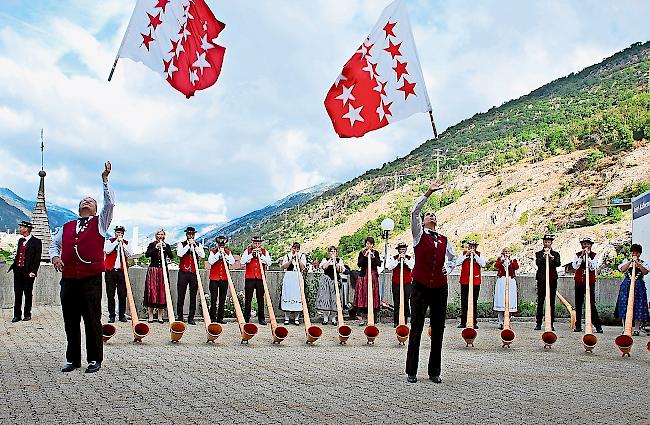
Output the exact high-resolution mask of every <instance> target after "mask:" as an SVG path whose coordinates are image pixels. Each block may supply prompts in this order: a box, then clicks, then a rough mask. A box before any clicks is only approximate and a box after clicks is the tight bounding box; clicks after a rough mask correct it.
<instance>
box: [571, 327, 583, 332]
mask: <svg viewBox="0 0 650 425" xmlns="http://www.w3.org/2000/svg"><path fill="white" fill-rule="evenodd" d="M573 332H582V328H575V329H574V330H573Z"/></svg>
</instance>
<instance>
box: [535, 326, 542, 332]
mask: <svg viewBox="0 0 650 425" xmlns="http://www.w3.org/2000/svg"><path fill="white" fill-rule="evenodd" d="M533 330H535V331H541V330H542V325H537V326H535V328H534V329H533Z"/></svg>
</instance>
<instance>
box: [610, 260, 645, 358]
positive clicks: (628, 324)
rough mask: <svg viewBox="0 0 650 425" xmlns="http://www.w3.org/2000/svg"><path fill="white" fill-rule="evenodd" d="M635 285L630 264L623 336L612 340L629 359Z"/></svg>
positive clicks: (633, 269) (632, 340)
mask: <svg viewBox="0 0 650 425" xmlns="http://www.w3.org/2000/svg"><path fill="white" fill-rule="evenodd" d="M635 284H636V263H632V276H631V279H630V290H629V292H628V295H627V309H626V310H625V328H624V330H623V335H619V336H617V337H616V339H615V340H614V343H615V344H616V346H617V347H618V349H619V350H621V353H622V355H621V356H622V357H625V356H626V355H627V356H628V357H630V351H631V350H632V344H634V339H632V322H633V321H634V285H635ZM648 350H650V342H648Z"/></svg>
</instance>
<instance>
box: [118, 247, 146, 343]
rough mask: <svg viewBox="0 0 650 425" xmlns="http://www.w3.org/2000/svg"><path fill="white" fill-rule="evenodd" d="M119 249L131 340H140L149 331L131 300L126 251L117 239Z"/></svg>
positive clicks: (131, 292)
mask: <svg viewBox="0 0 650 425" xmlns="http://www.w3.org/2000/svg"><path fill="white" fill-rule="evenodd" d="M118 246H119V250H120V263H122V271H123V272H124V281H125V283H126V300H127V302H128V303H129V312H130V313H131V328H132V329H133V342H142V338H144V337H145V336H147V334H148V333H149V325H147V324H146V323H142V322H140V320H138V310H137V309H136V308H135V302H134V301H133V291H131V279H129V271H128V269H127V267H128V264H127V262H126V251H125V250H124V245H122V241H118Z"/></svg>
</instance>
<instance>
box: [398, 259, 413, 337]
mask: <svg viewBox="0 0 650 425" xmlns="http://www.w3.org/2000/svg"><path fill="white" fill-rule="evenodd" d="M398 320H399V323H398V325H397V327H396V328H395V335H396V336H397V341H398V342H399V345H404V344H405V343H406V340H407V339H409V332H411V330H410V329H409V327H408V326H407V325H406V315H405V314H404V259H403V258H400V259H399V319H398Z"/></svg>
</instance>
